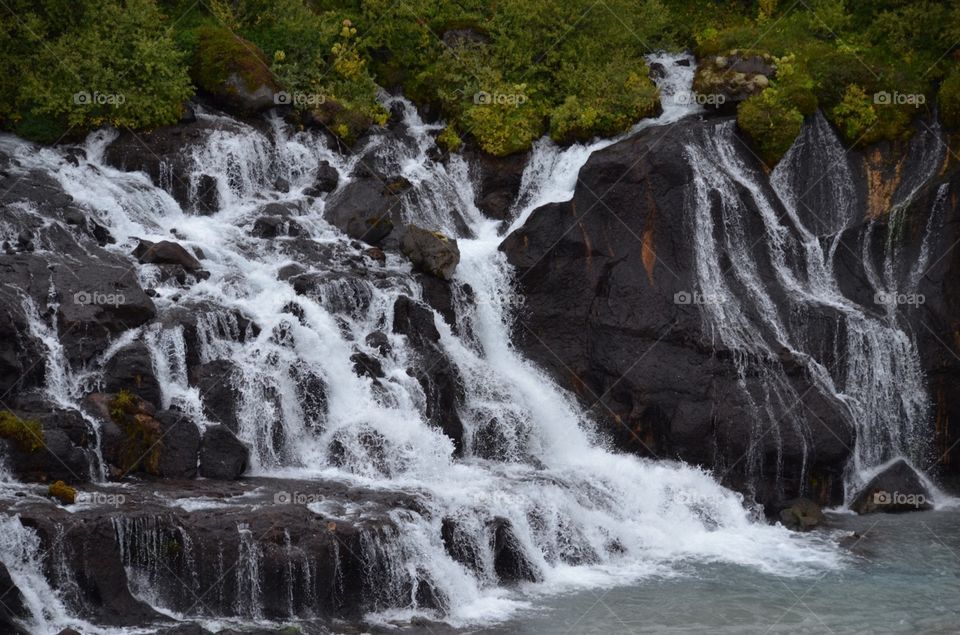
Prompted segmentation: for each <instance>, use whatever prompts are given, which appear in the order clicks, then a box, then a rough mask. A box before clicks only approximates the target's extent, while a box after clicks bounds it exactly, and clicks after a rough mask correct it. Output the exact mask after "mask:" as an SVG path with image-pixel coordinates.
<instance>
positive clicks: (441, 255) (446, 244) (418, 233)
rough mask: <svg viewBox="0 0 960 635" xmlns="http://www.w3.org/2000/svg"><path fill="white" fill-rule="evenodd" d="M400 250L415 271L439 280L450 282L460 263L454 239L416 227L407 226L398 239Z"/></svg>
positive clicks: (458, 250)
mask: <svg viewBox="0 0 960 635" xmlns="http://www.w3.org/2000/svg"><path fill="white" fill-rule="evenodd" d="M400 250H401V251H402V252H403V255H404V256H406V257H407V258H409V259H410V262H412V263H413V266H414V268H415V269H418V270H420V271H423V272H425V273H429V274H430V275H432V276H435V277H437V278H440V279H441V280H450V279H451V278H452V277H453V272H454V270H455V269H456V268H457V265H458V264H459V263H460V248H459V247H458V246H457V241H456V239H453V238H448V237H446V236H444V235H443V234H441V233H440V232H433V231H430V230H428V229H423V228H422V227H417V226H416V225H408V226H407V228H406V230H405V231H404V233H403V237H402V238H401V239H400Z"/></svg>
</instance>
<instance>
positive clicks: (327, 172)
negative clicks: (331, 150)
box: [303, 161, 340, 196]
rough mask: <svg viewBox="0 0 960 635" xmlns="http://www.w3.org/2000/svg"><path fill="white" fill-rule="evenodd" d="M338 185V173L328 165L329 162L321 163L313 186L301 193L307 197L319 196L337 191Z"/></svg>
mask: <svg viewBox="0 0 960 635" xmlns="http://www.w3.org/2000/svg"><path fill="white" fill-rule="evenodd" d="M339 183H340V173H339V172H337V169H336V168H335V167H333V166H332V165H330V162H329V161H321V162H320V165H319V166H318V167H317V175H316V177H315V178H314V180H313V184H312V185H310V186H309V187H308V188H307V189H305V190H304V191H303V193H304V194H306V195H307V196H320V195H321V194H326V193H328V192H332V191H334V190H335V189H337V185H338V184H339Z"/></svg>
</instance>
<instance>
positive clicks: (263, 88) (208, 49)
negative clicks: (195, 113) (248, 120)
mask: <svg viewBox="0 0 960 635" xmlns="http://www.w3.org/2000/svg"><path fill="white" fill-rule="evenodd" d="M198 35H199V41H198V43H197V50H196V56H195V58H194V61H193V64H192V65H191V67H190V75H191V77H192V78H193V80H194V82H195V83H196V85H197V87H198V88H200V89H201V90H202V91H204V92H205V93H206V94H208V95H209V96H210V97H211V98H212V99H213V100H214V102H216V103H217V104H218V105H219V106H221V107H223V108H225V109H227V110H229V111H231V112H236V113H239V114H253V113H256V112H260V111H262V110H266V109H268V108H273V107H274V106H276V105H277V101H276V95H277V94H278V93H279V91H280V87H279V86H278V84H277V82H276V80H275V79H274V77H273V74H272V73H271V72H270V68H269V64H268V62H267V58H266V56H265V55H264V54H263V52H262V51H261V50H260V49H259V48H258V47H257V45H256V44H253V43H252V42H250V41H248V40H245V39H243V38H242V37H240V36H239V35H237V34H235V33H233V32H231V31H230V30H229V29H227V28H223V27H203V28H201V29H199V31H198Z"/></svg>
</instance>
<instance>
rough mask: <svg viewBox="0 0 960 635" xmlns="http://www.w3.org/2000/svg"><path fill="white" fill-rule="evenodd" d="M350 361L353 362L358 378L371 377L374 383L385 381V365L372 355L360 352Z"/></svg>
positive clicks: (352, 356) (351, 357)
mask: <svg viewBox="0 0 960 635" xmlns="http://www.w3.org/2000/svg"><path fill="white" fill-rule="evenodd" d="M350 361H351V362H353V372H354V373H356V375H357V377H369V378H370V379H372V380H374V381H376V380H378V379H383V377H384V375H383V365H382V364H381V363H380V360H379V359H377V358H375V357H373V356H372V355H368V354H366V353H364V352H361V351H358V352H356V353H354V354H353V355H351V356H350Z"/></svg>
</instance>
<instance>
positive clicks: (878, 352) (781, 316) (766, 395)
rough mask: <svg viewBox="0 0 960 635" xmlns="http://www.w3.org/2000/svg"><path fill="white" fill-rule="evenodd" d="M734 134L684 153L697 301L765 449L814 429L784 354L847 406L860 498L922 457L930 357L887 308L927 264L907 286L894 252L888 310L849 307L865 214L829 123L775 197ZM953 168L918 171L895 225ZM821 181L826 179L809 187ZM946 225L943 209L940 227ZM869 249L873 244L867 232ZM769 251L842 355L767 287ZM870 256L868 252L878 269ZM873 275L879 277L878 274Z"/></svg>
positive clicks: (780, 179)
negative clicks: (772, 440) (735, 373)
mask: <svg viewBox="0 0 960 635" xmlns="http://www.w3.org/2000/svg"><path fill="white" fill-rule="evenodd" d="M733 135H734V130H733V124H732V122H731V123H727V124H724V125H722V126H720V128H719V134H717V135H715V136H712V137H709V138H708V137H706V136H705V135H704V137H703V138H701V139H697V140H695V141H693V142H691V143H689V144H688V145H687V149H686V150H687V155H688V158H689V163H690V166H691V169H692V170H693V174H694V182H693V188H692V196H691V200H690V205H689V207H690V213H691V214H692V217H693V220H692V223H693V227H694V231H695V236H696V239H695V240H694V249H695V252H696V258H695V260H696V282H697V285H698V289H697V290H698V292H699V293H701V294H702V297H704V298H706V299H707V301H705V302H704V303H702V305H701V312H702V315H703V318H704V321H705V323H706V324H707V326H708V327H709V332H712V333H715V334H716V335H717V336H718V337H719V340H720V341H721V342H722V344H723V345H724V346H726V347H727V348H729V349H730V350H731V351H733V352H734V354H735V359H736V360H737V364H738V368H739V370H740V381H741V386H742V388H743V390H744V392H745V393H747V395H748V397H749V399H750V402H751V404H752V405H753V407H754V410H753V419H754V422H755V423H754V425H755V432H756V434H754V435H753V438H754V439H755V440H759V439H761V438H762V437H763V436H764V435H766V434H770V435H777V434H780V433H781V431H782V430H791V429H792V431H793V432H794V433H796V434H797V435H799V436H800V437H801V438H808V436H807V435H808V434H809V431H808V426H809V425H811V423H810V422H809V421H807V420H806V419H807V415H801V414H800V413H797V412H796V409H795V405H796V404H798V403H799V402H800V401H801V398H802V396H801V395H799V394H797V391H796V390H795V389H794V388H792V387H791V385H790V382H789V379H788V377H787V374H786V372H785V370H784V368H783V365H782V364H781V362H780V358H781V357H783V356H784V355H786V356H787V357H788V358H789V359H791V360H796V361H798V362H800V363H801V364H802V365H803V367H804V368H805V370H806V371H807V374H808V375H809V376H810V377H811V379H812V380H813V382H814V386H815V387H816V389H817V390H818V391H820V392H821V393H822V394H823V395H824V396H826V397H828V398H832V399H835V400H836V403H837V405H838V410H839V411H840V412H841V413H842V414H843V415H844V416H845V418H846V419H847V420H848V421H849V425H850V426H851V427H853V429H855V430H856V446H855V448H853V460H852V461H851V463H850V464H849V465H848V469H847V478H846V481H845V488H846V493H847V498H848V499H849V498H850V497H851V496H852V495H853V494H855V493H856V492H857V491H858V489H859V488H860V487H861V486H862V485H863V483H864V482H865V480H866V479H868V478H869V477H870V476H872V475H873V473H875V472H876V469H877V468H878V467H879V466H881V465H882V464H884V463H886V462H888V461H890V460H892V459H894V458H896V457H901V456H904V457H908V458H909V459H912V460H915V461H918V460H920V459H921V458H922V456H923V450H924V446H923V441H922V439H921V431H922V430H923V426H924V425H925V424H926V422H927V420H928V415H929V407H930V406H929V399H928V396H927V393H926V387H925V379H924V376H923V372H922V370H921V365H920V359H919V354H918V351H917V347H916V344H915V342H914V340H913V338H912V336H911V335H910V334H909V333H907V332H906V331H905V330H904V329H903V328H902V327H901V326H900V324H899V322H898V317H897V307H896V305H895V304H893V303H883V302H881V300H882V298H883V297H897V296H898V295H900V294H903V293H910V292H915V291H916V285H917V283H918V279H919V275H920V273H918V272H922V270H923V267H924V265H923V263H922V262H918V263H916V264H915V265H914V267H913V269H912V270H911V272H910V275H909V276H896V275H894V273H893V266H892V265H891V263H893V262H896V261H897V257H896V255H895V254H892V253H891V251H890V250H888V252H887V256H886V264H885V268H884V270H885V274H884V275H883V280H884V281H883V282H881V281H880V278H881V277H880V276H879V275H877V274H873V275H871V276H869V277H870V278H871V281H872V282H873V284H874V291H875V292H876V294H877V295H876V297H877V298H880V300H876V299H875V302H879V303H880V304H878V305H877V306H875V307H864V306H861V305H860V304H858V303H857V302H856V301H854V300H851V299H849V298H847V297H846V296H845V295H844V293H843V291H842V290H841V288H840V284H839V282H838V280H837V278H836V276H835V274H834V261H835V259H836V257H837V253H838V250H839V249H850V248H849V247H848V246H846V245H843V244H842V237H843V231H844V230H845V229H846V228H847V227H849V226H850V225H851V224H852V223H853V222H855V221H856V220H857V218H858V216H859V215H861V211H860V210H859V209H858V204H857V201H858V195H857V192H856V188H855V186H854V182H853V177H852V172H851V169H850V167H849V165H848V164H847V159H846V156H845V153H844V150H843V147H842V145H841V144H840V142H839V140H838V139H837V138H836V135H835V134H834V133H833V131H832V130H831V129H830V127H829V125H828V124H827V122H826V120H825V119H824V118H823V117H822V115H819V114H818V115H817V116H816V117H815V118H814V119H813V121H812V122H810V123H809V124H808V125H807V126H806V127H805V130H804V133H803V135H801V137H800V138H799V139H798V141H797V142H796V143H795V145H794V146H793V148H791V149H790V151H789V152H787V154H786V155H785V156H784V158H783V159H782V160H781V162H780V163H779V164H778V165H777V167H776V168H775V169H774V170H773V172H772V174H771V176H770V183H771V185H772V187H773V191H772V192H771V191H770V190H768V189H765V188H764V187H763V186H762V185H761V182H762V181H761V177H760V175H758V174H754V173H751V171H750V170H749V169H747V168H746V167H745V165H744V163H743V161H742V160H741V159H740V158H739V157H738V154H737V145H736V142H735V141H734V139H733ZM927 141H929V140H927ZM928 145H931V144H929V143H927V144H924V145H923V147H926V146H928ZM941 160H942V156H941V157H937V156H926V155H925V156H923V157H921V158H920V159H919V163H920V165H921V167H922V169H920V170H919V172H920V173H921V174H920V177H918V178H915V179H913V180H911V181H910V182H909V183H907V182H905V183H903V184H902V185H901V187H900V188H899V190H898V194H897V198H896V201H895V203H896V204H895V209H894V211H892V212H891V214H898V213H901V212H902V210H903V209H904V208H905V207H906V206H908V205H909V203H910V202H911V201H912V198H913V197H914V196H915V195H916V194H917V192H919V191H920V189H921V187H922V186H923V185H924V184H925V183H926V182H927V180H928V179H929V178H930V177H931V176H932V175H933V174H934V172H935V170H936V166H937V165H939V162H940V161H941ZM811 174H812V175H815V178H813V179H808V178H807V176H808V175H811ZM811 181H812V183H811ZM940 196H941V198H942V197H943V196H944V193H943V191H941V194H940ZM744 197H748V198H749V200H750V202H751V203H752V205H753V206H755V208H756V209H757V210H758V211H759V219H760V221H761V222H762V226H761V227H762V229H761V230H760V233H759V235H756V233H754V234H751V231H750V229H751V219H752V218H753V214H752V213H751V212H750V211H749V208H748V207H747V205H746V203H745V200H746V199H745V198H744ZM781 206H782V209H783V212H782V213H781V212H780V211H779V210H780V209H781ZM897 210H900V211H897ZM937 216H938V212H937V210H934V213H933V215H932V217H931V221H930V222H931V223H934V222H935V220H934V219H935V217H937ZM928 232H929V228H928ZM864 240H865V242H869V240H870V233H869V232H867V236H866V238H865V239H864ZM758 245H759V246H760V247H761V251H762V252H763V253H764V255H765V258H766V259H768V260H767V261H768V262H769V263H770V264H771V265H772V269H773V274H774V280H775V283H774V284H776V285H777V286H778V287H779V289H777V291H779V292H785V293H786V297H787V301H788V303H789V307H790V311H789V313H791V314H792V315H798V314H799V315H815V314H822V313H824V312H827V314H828V315H835V316H836V317H835V321H836V329H835V333H836V334H838V335H837V336H836V340H837V341H836V342H835V344H834V345H833V346H830V345H826V346H825V345H824V342H823V334H822V333H810V332H808V321H807V320H788V319H786V318H787V317H788V315H787V313H788V312H786V311H783V310H782V309H781V308H779V306H778V303H777V302H776V301H775V299H774V297H773V295H772V292H773V290H772V288H771V287H770V283H767V282H765V281H764V280H763V279H762V276H761V274H760V272H761V270H763V269H764V268H765V266H766V264H765V263H766V262H767V261H761V260H760V259H758V258H757V256H755V255H754V251H755V250H754V249H753V247H754V246H758ZM868 253H869V246H868V245H865V246H864V254H865V259H867V260H869V258H870V256H869V255H866V254H868ZM923 260H924V257H923V256H922V255H921V261H923ZM866 268H867V270H868V271H870V270H872V269H873V265H872V263H867V267H866ZM906 277H908V278H909V281H904V280H903V278H906ZM898 280H899V281H900V282H899V283H898ZM904 285H906V286H904ZM757 369H759V370H760V372H761V373H762V375H763V380H762V381H761V382H760V385H759V388H760V390H759V391H758V390H757V388H756V384H754V386H753V387H748V386H747V383H746V377H747V374H748V373H752V372H755V371H756V370H757ZM758 392H759V394H758ZM751 454H752V455H753V456H754V458H753V462H752V464H751V466H750V467H751V468H752V469H754V470H757V469H759V467H760V465H759V461H760V457H759V456H758V455H759V454H760V453H759V451H758V450H757V449H756V448H754V449H753V450H752V451H751Z"/></svg>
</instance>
